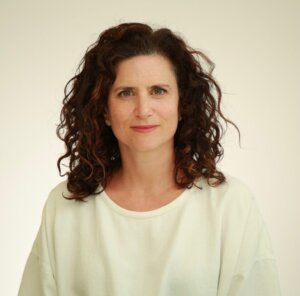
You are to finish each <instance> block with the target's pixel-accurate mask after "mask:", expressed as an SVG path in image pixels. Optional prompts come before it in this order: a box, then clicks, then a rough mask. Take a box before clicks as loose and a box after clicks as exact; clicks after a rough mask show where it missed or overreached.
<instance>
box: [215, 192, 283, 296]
mask: <svg viewBox="0 0 300 296" xmlns="http://www.w3.org/2000/svg"><path fill="white" fill-rule="evenodd" d="M247 194H248V197H249V198H248V199H246V200H248V201H247V203H246V206H245V205H243V202H240V201H238V202H237V203H235V202H234V203H232V204H230V205H229V207H230V209H228V215H227V217H226V218H225V220H226V221H225V229H224V238H223V245H224V253H223V258H222V263H221V272H220V277H219V290H218V296H254V295H255V296H280V295H281V291H280V285H279V280H278V273H277V265H276V260H275V257H274V254H273V249H272V246H271V241H270V237H269V233H268V230H267V227H266V224H265V222H264V220H263V218H262V215H261V213H260V210H259V207H258V206H257V203H256V200H255V199H254V198H253V197H252V195H251V193H249V192H247Z"/></svg>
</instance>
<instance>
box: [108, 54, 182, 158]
mask: <svg viewBox="0 0 300 296" xmlns="http://www.w3.org/2000/svg"><path fill="white" fill-rule="evenodd" d="M178 103H179V95H178V87H177V81H176V77H175V72H174V70H173V66H172V64H171V63H170V62H169V60H168V59H166V58H165V57H163V56H161V55H158V54H153V55H140V56H136V57H133V58H129V59H126V60H124V61H122V62H120V63H119V65H118V66H117V68H116V80H115V82H114V84H113V85H112V87H111V89H110V92H109V96H108V110H107V114H106V118H107V119H108V120H109V121H110V122H111V128H112V131H113V133H114V135H115V136H116V138H117V139H118V143H119V147H120V151H121V153H122V151H125V150H130V151H132V152H146V151H154V150H157V151H160V152H164V151H167V150H165V149H173V140H174V134H175V132H176V129H177V124H178ZM169 151H170V150H169Z"/></svg>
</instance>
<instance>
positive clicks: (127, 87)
mask: <svg viewBox="0 0 300 296" xmlns="http://www.w3.org/2000/svg"><path fill="white" fill-rule="evenodd" d="M154 87H162V88H168V89H170V85H168V84H160V83H158V84H153V85H151V86H150V87H149V88H154ZM134 88H136V87H134V86H125V85H120V86H118V87H116V88H114V89H113V92H118V91H120V90H125V89H134Z"/></svg>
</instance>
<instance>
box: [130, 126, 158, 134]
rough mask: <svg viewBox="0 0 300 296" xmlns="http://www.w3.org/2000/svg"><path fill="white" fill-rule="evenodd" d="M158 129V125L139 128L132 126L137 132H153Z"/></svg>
mask: <svg viewBox="0 0 300 296" xmlns="http://www.w3.org/2000/svg"><path fill="white" fill-rule="evenodd" d="M157 127H158V125H138V126H132V127H131V128H132V129H133V130H135V131H137V132H151V131H153V130H155V129H156V128H157Z"/></svg>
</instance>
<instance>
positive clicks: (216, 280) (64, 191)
mask: <svg viewBox="0 0 300 296" xmlns="http://www.w3.org/2000/svg"><path fill="white" fill-rule="evenodd" d="M202 62H203V63H206V65H209V66H212V63H211V62H210V61H209V60H208V58H206V57H205V56H204V55H203V54H202V53H200V52H198V51H195V50H193V49H191V48H190V47H188V46H187V45H186V44H185V42H184V41H183V40H182V39H181V38H180V37H179V36H177V35H175V34H174V33H173V32H171V31H170V30H169V29H165V28H164V29H159V30H153V29H152V28H150V27H149V26H147V25H145V24H138V23H127V24H121V25H119V26H116V27H113V28H110V29H108V30H106V31H104V32H103V33H102V34H101V35H100V37H99V39H98V41H97V42H96V43H95V44H93V45H92V46H91V47H90V48H89V49H88V51H87V53H86V54H85V56H84V59H83V61H82V63H81V67H80V68H79V71H78V74H77V75H76V76H75V77H73V78H72V79H71V80H70V81H69V83H68V84H67V87H66V89H65V98H64V105H63V109H62V113H61V123H60V125H59V126H58V130H57V132H58V136H59V137H60V138H61V139H62V140H63V141H64V142H65V144H66V153H65V154H64V155H63V156H62V157H61V158H60V159H59V160H58V167H59V171H60V164H61V161H62V160H63V159H64V158H69V171H68V172H67V173H66V174H67V176H68V179H67V181H64V182H62V183H60V184H59V185H58V186H56V187H55V188H54V189H53V190H52V191H51V193H50V195H49V198H48V200H47V202H46V205H45V208H44V212H43V218H42V223H41V227H40V230H39V233H38V235H37V238H36V240H35V242H34V245H33V248H32V252H31V254H30V256H29V258H28V261H27V264H26V268H25V271H24V275H23V279H22V283H21V287H20V291H19V295H21V296H22V295H30V296H34V295H130V296H132V295H172V296H174V295H185V296H187V295H203V296H216V295H218V296H225V295H229V296H235V295H255V296H258V295H264V296H268V295H269V296H271V295H272V296H274V295H280V292H279V287H278V280H277V273H276V265H275V260H274V256H273V252H272V248H271V246H270V242H269V237H268V233H267V230H266V228H265V224H264V222H263V220H262V217H261V215H260V213H259V210H258V208H257V206H256V203H255V201H254V199H253V198H252V195H251V193H250V192H249V190H248V189H247V188H246V187H245V186H244V185H243V184H242V183H241V182H240V181H238V180H237V179H235V178H233V177H229V176H225V175H224V174H223V173H222V172H220V171H219V170H218V169H217V167H216V163H217V161H218V160H219V159H220V157H221V156H222V154H223V150H222V146H221V145H220V139H221V136H222V134H223V129H222V125H221V120H222V121H223V122H225V124H227V123H232V122H231V121H229V120H228V119H226V118H225V117H224V116H223V114H222V112H221V110H220V101H221V91H220V88H219V87H218V85H217V83H216V82H215V81H214V80H213V78H212V76H211V74H210V72H209V71H208V72H207V71H205V70H204V66H205V65H203V64H202ZM211 68H212V67H211ZM69 86H70V88H69ZM60 173H61V171H60Z"/></svg>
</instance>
